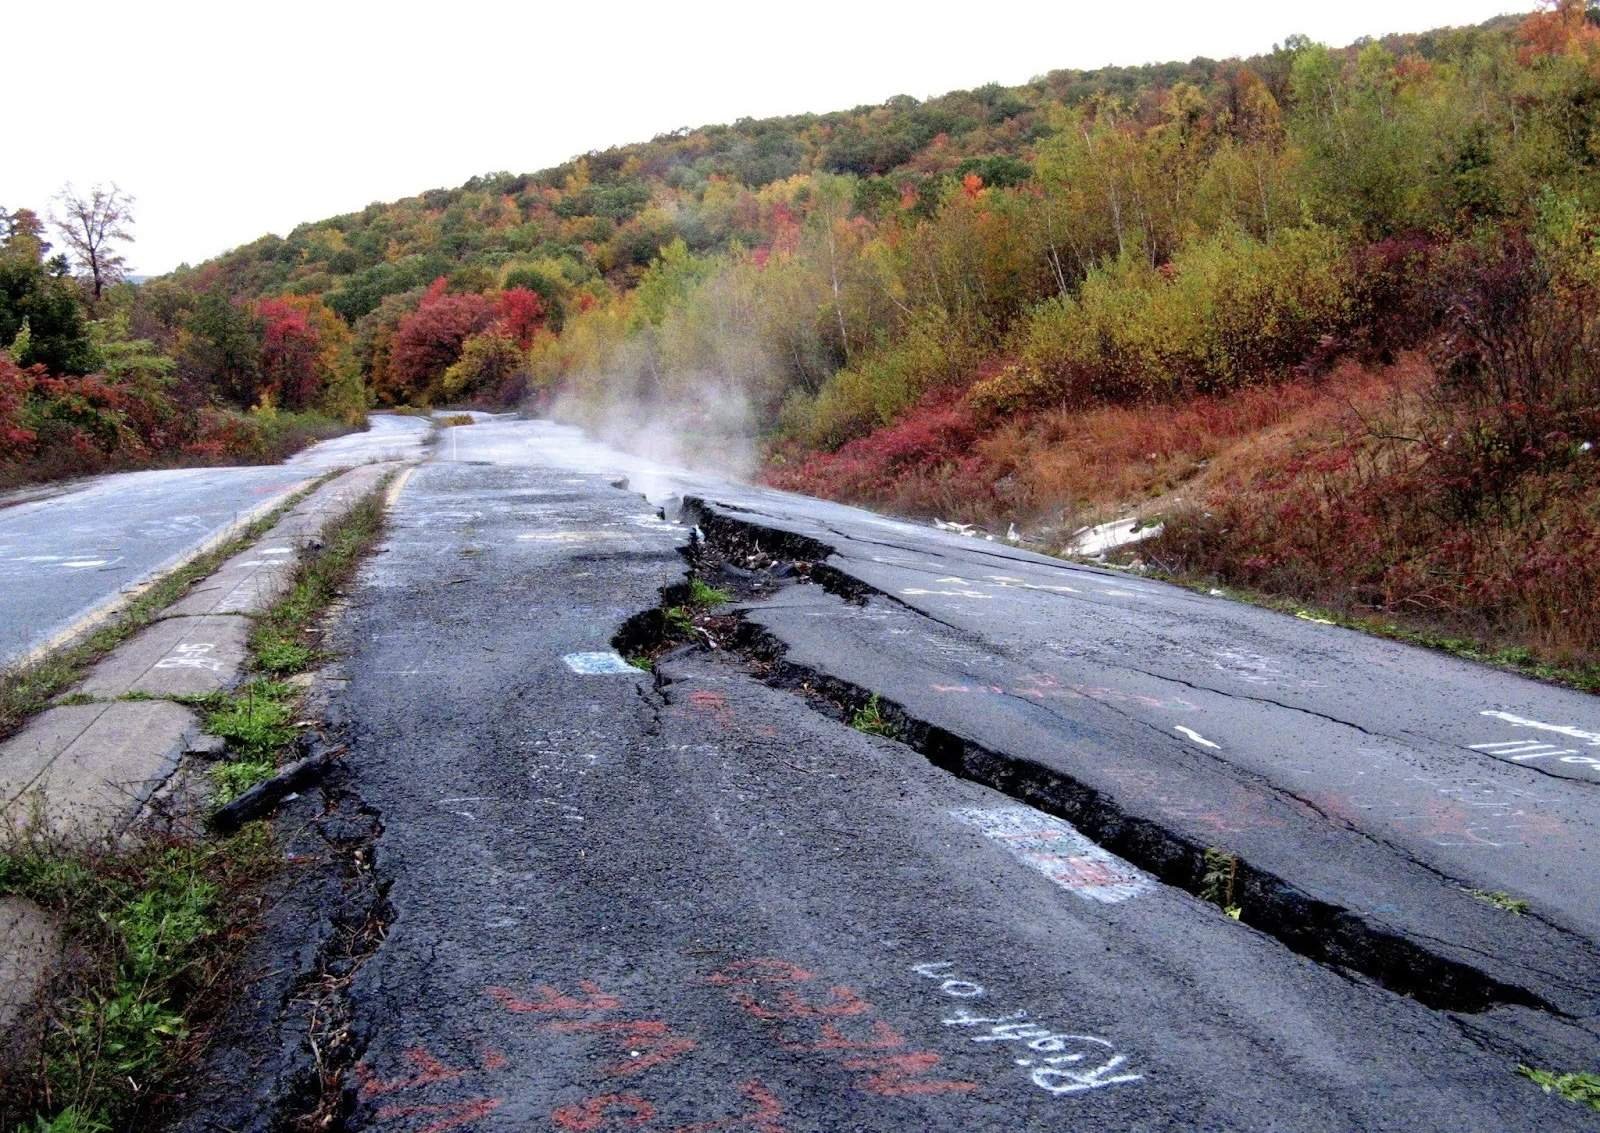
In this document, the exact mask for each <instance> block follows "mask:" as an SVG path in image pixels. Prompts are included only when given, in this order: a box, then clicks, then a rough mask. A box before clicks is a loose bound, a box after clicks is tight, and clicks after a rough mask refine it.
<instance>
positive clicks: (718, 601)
mask: <svg viewBox="0 0 1600 1133" xmlns="http://www.w3.org/2000/svg"><path fill="white" fill-rule="evenodd" d="M732 600H733V595H732V594H729V593H728V592H727V591H726V590H723V589H722V588H721V587H719V586H712V585H711V584H710V583H708V582H706V581H705V580H703V579H699V578H691V579H690V580H689V605H691V606H693V607H694V608H695V609H697V610H709V609H711V608H712V607H713V606H721V605H723V604H724V603H726V602H730V601H732Z"/></svg>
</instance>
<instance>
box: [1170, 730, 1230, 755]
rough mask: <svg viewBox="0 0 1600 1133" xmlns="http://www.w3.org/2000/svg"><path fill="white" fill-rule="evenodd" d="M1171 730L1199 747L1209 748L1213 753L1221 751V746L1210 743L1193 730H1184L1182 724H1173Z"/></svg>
mask: <svg viewBox="0 0 1600 1133" xmlns="http://www.w3.org/2000/svg"><path fill="white" fill-rule="evenodd" d="M1172 730H1173V731H1174V732H1179V733H1181V734H1183V735H1185V736H1188V737H1189V738H1190V739H1191V740H1193V741H1194V742H1195V743H1197V744H1199V745H1200V746H1201V747H1208V748H1211V749H1212V750H1213V751H1221V750H1222V745H1221V744H1214V743H1212V742H1211V741H1210V740H1208V739H1206V738H1205V737H1204V736H1202V735H1201V734H1200V733H1199V732H1197V731H1195V730H1194V729H1193V728H1185V727H1184V726H1183V725H1182V724H1174V725H1173V727H1172Z"/></svg>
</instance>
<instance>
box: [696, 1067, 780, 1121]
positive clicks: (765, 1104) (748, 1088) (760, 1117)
mask: <svg viewBox="0 0 1600 1133" xmlns="http://www.w3.org/2000/svg"><path fill="white" fill-rule="evenodd" d="M739 1092H740V1093H741V1094H743V1095H744V1096H745V1097H747V1098H749V1099H750V1101H751V1103H752V1104H753V1105H754V1106H755V1109H754V1110H752V1111H751V1112H750V1113H743V1114H740V1115H739V1116H737V1117H724V1118H722V1119H721V1120H720V1121H701V1122H697V1123H696V1124H694V1125H682V1126H679V1127H678V1128H677V1129H675V1130H673V1131H672V1133H713V1131H714V1130H718V1129H753V1130H755V1133H784V1129H783V1106H782V1105H781V1104H780V1103H779V1102H778V1097H777V1095H776V1094H774V1093H773V1092H772V1091H771V1090H769V1089H767V1088H766V1086H764V1085H762V1084H761V1080H760V1079H758V1078H752V1079H750V1080H749V1081H748V1082H741V1083H740V1084H739Z"/></svg>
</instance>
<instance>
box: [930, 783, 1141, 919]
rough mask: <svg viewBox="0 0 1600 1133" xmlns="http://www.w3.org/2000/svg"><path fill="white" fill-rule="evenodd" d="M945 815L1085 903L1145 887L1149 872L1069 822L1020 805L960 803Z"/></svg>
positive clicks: (1131, 894) (1126, 894) (1110, 899)
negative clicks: (1106, 849) (969, 804)
mask: <svg viewBox="0 0 1600 1133" xmlns="http://www.w3.org/2000/svg"><path fill="white" fill-rule="evenodd" d="M950 816H951V817H952V818H954V819H956V820H957V821H958V822H964V823H966V824H967V825H968V826H975V827H977V828H978V829H979V830H981V831H982V832H983V833H984V834H985V835H986V836H987V837H989V838H991V839H993V840H994V841H996V842H998V843H1000V844H1001V845H1002V846H1004V847H1005V848H1006V849H1007V850H1008V851H1009V852H1010V853H1011V854H1012V856H1014V857H1015V858H1016V859H1017V860H1018V861H1020V862H1022V863H1023V864H1024V865H1026V866H1028V867H1029V868H1031V869H1035V870H1038V871H1039V872H1040V873H1042V874H1044V875H1045V876H1046V877H1048V878H1049V879H1050V880H1051V881H1053V882H1055V883H1056V884H1057V885H1059V886H1061V888H1063V889H1066V890H1069V891H1071V892H1073V893H1075V894H1077V895H1078V896H1079V897H1082V898H1084V899H1085V900H1088V901H1099V902H1101V903H1103V904H1116V903H1117V902H1119V901H1126V900H1127V899H1128V898H1129V897H1134V896H1137V895H1138V894H1140V893H1143V892H1144V891H1145V890H1146V889H1148V888H1150V885H1151V880H1150V876H1149V875H1148V874H1146V873H1144V872H1142V871H1141V870H1139V869H1137V868H1135V867H1134V866H1132V865H1129V864H1128V863H1127V862H1125V861H1123V860H1122V859H1121V858H1119V857H1116V856H1115V855H1114V854H1110V853H1107V852H1106V851H1105V850H1103V849H1101V848H1100V847H1099V846H1097V845H1095V844H1094V843H1093V842H1091V841H1090V840H1089V839H1088V838H1085V837H1084V836H1083V835H1082V834H1080V833H1078V831H1077V830H1076V829H1075V828H1074V827H1073V826H1072V824H1071V823H1068V822H1063V821H1062V820H1061V819H1059V818H1056V817H1054V816H1052V815H1048V814H1041V813H1040V812H1039V811H1036V810H1034V809H1032V808H1031V807H1025V806H1005V807H993V808H983V807H961V808H958V809H956V810H952V811H951V812H950Z"/></svg>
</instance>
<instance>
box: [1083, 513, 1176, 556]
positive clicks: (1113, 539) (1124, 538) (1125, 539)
mask: <svg viewBox="0 0 1600 1133" xmlns="http://www.w3.org/2000/svg"><path fill="white" fill-rule="evenodd" d="M1159 534H1161V524H1159V523H1150V524H1147V523H1145V521H1144V520H1143V519H1140V518H1139V517H1138V516H1136V515H1133V516H1129V517H1127V518H1126V519H1114V520H1112V521H1111V522H1110V523H1102V524H1100V525H1099V526H1098V527H1083V528H1080V529H1078V530H1077V531H1074V532H1073V533H1072V538H1070V539H1068V540H1067V547H1066V550H1067V553H1068V554H1072V555H1103V554H1105V553H1106V552H1107V551H1114V550H1116V549H1117V548H1118V547H1126V546H1127V545H1129V544H1130V543H1138V542H1140V541H1141V540H1144V539H1149V538H1151V537H1152V536H1155V535H1159Z"/></svg>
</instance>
